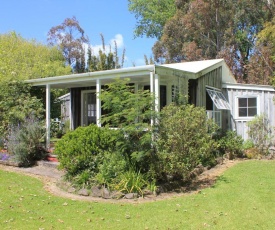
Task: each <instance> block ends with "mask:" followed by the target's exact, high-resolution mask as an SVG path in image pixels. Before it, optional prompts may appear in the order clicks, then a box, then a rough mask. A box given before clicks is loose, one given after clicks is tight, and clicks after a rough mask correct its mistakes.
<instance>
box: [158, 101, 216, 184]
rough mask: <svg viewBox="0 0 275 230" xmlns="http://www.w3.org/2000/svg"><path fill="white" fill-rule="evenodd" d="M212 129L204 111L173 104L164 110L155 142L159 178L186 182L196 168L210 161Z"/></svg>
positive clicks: (211, 156) (212, 147) (211, 155)
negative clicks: (158, 159) (158, 157)
mask: <svg viewBox="0 0 275 230" xmlns="http://www.w3.org/2000/svg"><path fill="white" fill-rule="evenodd" d="M215 127H216V126H215V124H214V123H213V122H212V121H211V120H207V117H206V112H205V110H204V109H203V108H199V107H194V106H193V105H175V104H171V105H169V106H167V107H165V108H164V109H163V110H162V112H161V119H160V124H159V134H158V138H157V149H158V154H159V155H160V167H159V172H161V173H162V174H159V177H162V176H163V175H165V176H166V177H167V178H172V179H186V178H187V177H188V174H189V173H190V172H191V171H192V170H193V169H194V168H195V167H196V166H197V165H199V164H200V163H206V162H207V161H209V160H210V159H213V158H214V157H215V156H214V154H213V151H214V150H215V142H214V140H213V139H212V133H213V132H214V131H215V129H216V128H215Z"/></svg>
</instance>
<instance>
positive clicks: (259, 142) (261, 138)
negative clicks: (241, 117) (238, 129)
mask: <svg viewBox="0 0 275 230" xmlns="http://www.w3.org/2000/svg"><path fill="white" fill-rule="evenodd" d="M247 126H248V128H249V129H248V135H249V137H250V138H251V140H252V141H253V143H254V144H255V147H256V148H257V149H258V150H259V151H260V152H262V153H263V154H264V153H266V152H267V150H268V147H270V146H271V145H272V144H273V143H272V131H271V127H270V126H269V120H268V118H267V117H266V115H265V114H261V115H260V116H256V117H255V118H254V119H253V120H251V121H249V122H248V123H247Z"/></svg>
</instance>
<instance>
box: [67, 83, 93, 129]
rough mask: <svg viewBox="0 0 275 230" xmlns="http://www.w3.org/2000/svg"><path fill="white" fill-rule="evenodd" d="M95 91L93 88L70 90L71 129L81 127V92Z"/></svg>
mask: <svg viewBox="0 0 275 230" xmlns="http://www.w3.org/2000/svg"><path fill="white" fill-rule="evenodd" d="M95 89H96V87H95V86H90V87H81V88H71V110H72V123H73V124H72V129H76V128H77V127H78V126H81V91H82V90H95Z"/></svg>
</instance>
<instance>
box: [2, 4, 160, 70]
mask: <svg viewBox="0 0 275 230" xmlns="http://www.w3.org/2000/svg"><path fill="white" fill-rule="evenodd" d="M0 5H1V14H0V33H1V34H4V33H7V32H10V31H15V32H17V33H19V34H20V35H21V36H22V37H23V38H26V39H35V40H37V41H39V42H42V43H44V44H46V42H47V33H48V31H49V30H50V28H51V27H53V26H57V25H60V24H61V23H62V22H63V21H64V19H65V18H71V17H73V16H75V17H76V19H77V20H78V21H79V24H80V26H81V27H82V28H83V29H84V31H85V33H86V35H87V36H88V37H89V39H90V43H91V45H92V46H93V47H94V48H95V49H96V48H97V47H98V46H99V45H101V39H100V33H102V34H103V35H104V37H105V43H106V44H109V43H110V42H111V41H112V40H113V39H117V44H118V48H119V52H120V53H119V54H120V55H121V53H122V49H123V48H124V47H125V49H126V60H125V64H124V67H130V66H133V64H132V63H133V62H134V63H135V64H136V66H139V65H144V54H146V55H147V57H148V58H149V57H150V56H152V50H151V48H152V46H153V44H154V42H155V39H149V38H145V37H144V38H134V33H133V31H134V28H135V24H136V19H135V16H134V15H133V14H131V13H130V12H129V11H128V0H0Z"/></svg>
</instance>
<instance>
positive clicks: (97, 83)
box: [96, 79, 101, 127]
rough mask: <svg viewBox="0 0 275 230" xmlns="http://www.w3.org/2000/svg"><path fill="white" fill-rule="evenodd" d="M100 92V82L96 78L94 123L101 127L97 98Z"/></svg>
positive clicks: (99, 101)
mask: <svg viewBox="0 0 275 230" xmlns="http://www.w3.org/2000/svg"><path fill="white" fill-rule="evenodd" d="M100 92H101V82H100V80H99V79H97V80H96V124H97V126H98V127H101V100H100V98H99V96H100Z"/></svg>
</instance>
